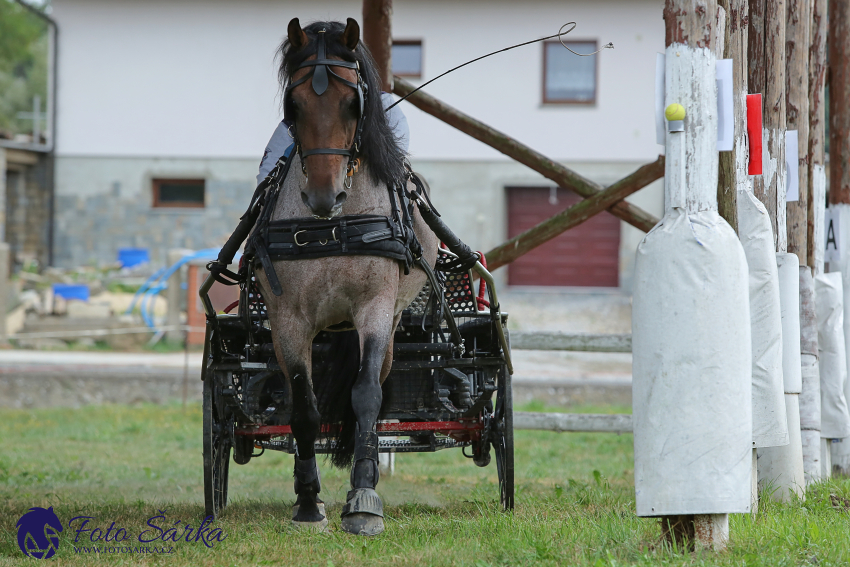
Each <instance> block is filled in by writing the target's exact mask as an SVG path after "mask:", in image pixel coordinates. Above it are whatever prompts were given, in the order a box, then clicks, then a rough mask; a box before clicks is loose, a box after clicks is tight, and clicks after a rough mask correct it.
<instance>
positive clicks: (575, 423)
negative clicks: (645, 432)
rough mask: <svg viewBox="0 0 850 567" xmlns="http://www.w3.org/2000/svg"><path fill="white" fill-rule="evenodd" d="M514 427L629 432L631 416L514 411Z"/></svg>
mask: <svg viewBox="0 0 850 567" xmlns="http://www.w3.org/2000/svg"><path fill="white" fill-rule="evenodd" d="M514 429H534V430H538V431H556V432H558V433H562V432H564V431H572V432H581V431H585V432H591V433H631V432H632V416H631V415H628V414H598V413H537V412H515V413H514Z"/></svg>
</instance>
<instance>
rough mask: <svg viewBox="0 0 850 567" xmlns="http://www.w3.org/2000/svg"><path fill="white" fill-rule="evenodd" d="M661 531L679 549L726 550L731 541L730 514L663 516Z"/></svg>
mask: <svg viewBox="0 0 850 567" xmlns="http://www.w3.org/2000/svg"><path fill="white" fill-rule="evenodd" d="M660 520H661V533H662V536H663V537H664V538H665V539H666V540H667V542H668V543H669V544H670V545H671V546H673V547H675V548H676V549H677V550H682V551H683V550H686V549H687V550H689V551H693V550H694V549H696V548H701V549H709V550H712V551H724V550H725V549H726V544H727V543H728V542H729V514H682V515H677V516H662V517H661V518H660Z"/></svg>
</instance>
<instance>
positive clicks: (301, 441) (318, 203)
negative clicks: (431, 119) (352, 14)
mask: <svg viewBox="0 0 850 567" xmlns="http://www.w3.org/2000/svg"><path fill="white" fill-rule="evenodd" d="M320 35H323V36H324V38H323V39H320V37H319V36H320ZM322 43H323V44H324V45H323V46H320V44H322ZM320 49H321V50H323V51H324V52H325V53H324V57H325V59H333V60H338V61H346V62H356V63H357V64H358V65H359V72H358V69H357V68H352V67H351V66H347V67H346V66H333V65H330V64H327V65H325V66H324V68H323V69H322V73H321V76H319V75H320V73H319V72H318V69H319V66H317V65H313V66H310V65H307V66H304V65H303V64H304V62H305V61H310V60H315V59H316V58H317V53H318V52H319V50H320ZM280 53H281V56H282V60H281V65H280V71H279V76H280V79H281V84H282V86H283V87H284V105H285V106H286V107H287V108H285V114H286V115H287V116H288V118H289V119H290V120H291V121H292V122H293V123H294V125H293V127H292V129H291V130H290V131H291V133H292V134H293V137H294V138H295V140H296V145H297V146H300V147H299V148H298V150H297V151H295V152H293V153H292V155H291V157H290V159H292V160H295V161H293V163H292V165H291V168H290V173H289V175H288V176H287V179H286V181H285V184H284V185H283V188H282V190H281V192H280V196H279V198H278V200H277V202H276V204H275V206H274V209H273V212H272V216H271V218H272V219H273V220H278V219H293V218H302V219H313V218H334V217H337V216H339V215H361V214H373V215H382V216H390V214H391V204H390V196H389V191H388V189H387V186H388V184H390V185H392V184H395V185H397V184H399V183H406V178H405V169H404V165H403V160H404V157H405V156H404V153H403V151H402V150H401V149H400V148H399V146H398V144H397V140H396V139H395V137H394V135H393V133H392V130H391V129H390V126H389V124H388V122H387V118H386V115H385V112H384V109H383V107H382V104H381V98H380V92H381V83H380V80H379V77H378V74H377V71H376V68H375V63H374V60H373V59H372V57H371V55H370V54H369V51H368V49H367V48H366V46H364V45H363V44H362V43H361V42H360V27H359V26H358V24H357V22H356V21H354V20H353V19H351V18H349V19H348V23H347V25H343V24H342V23H340V22H316V23H313V24H311V25H309V26H307V27H305V28H303V29H302V28H301V25H300V23H299V21H298V19H297V18H295V19H293V20H292V21H291V22H290V23H289V27H288V37H287V39H285V40H284V42H283V44H282V45H281V47H280ZM308 75H310V76H309V77H308V78H307V79H306V80H305V81H304V82H301V83H300V84H296V83H298V82H299V80H300V79H302V78H304V77H305V76H308ZM317 81H318V82H321V83H322V84H320V85H319V84H317V85H314V84H313V83H314V82H317ZM360 81H362V83H365V87H366V91H365V104H364V105H363V110H362V112H361V105H360V95H359V93H358V90H357V89H356V88H353V87H352V85H355V87H356V86H357V85H358V84H360V86H361V87H362V86H363V84H362V83H361V82H360ZM287 87H290V88H287ZM317 93H321V94H317ZM358 126H359V127H360V128H359V129H360V130H361V135H360V141H359V144H357V146H356V147H355V144H354V142H355V136H356V135H357V133H358ZM322 148H325V149H327V148H336V149H343V150H347V149H353V150H354V152H352V154H353V155H344V154H343V153H342V152H337V153H326V152H320V153H313V152H312V150H314V149H322ZM302 155H304V157H303V167H302V157H301V156H302ZM355 159H359V164H358V165H359V168H355V167H354V160H355ZM355 169H356V170H357V171H356V172H355ZM411 188H412V185H411ZM414 230H415V233H416V236H417V238H418V240H419V242H420V243H421V245H422V250H423V258H422V261H424V262H428V263H429V264H430V265H431V266H432V267H433V266H434V264H435V262H436V254H437V248H438V245H439V242H438V239H437V237H436V236H435V235H434V233H433V232H432V231H431V230H430V229H429V228H428V227H427V225H426V224H425V223H424V222H423V220H422V218H421V217H420V215H419V212H418V210H415V211H414ZM273 265H274V269H275V273H276V274H277V275H278V279H279V280H280V287H281V290H282V293H281V294H280V295H275V294H273V293H272V292H271V291H270V285H269V281H268V279H267V278H266V276H265V274H264V272H263V271H262V270H261V269H259V268H258V270H257V276H258V278H257V279H258V281H259V282H260V286H261V291H262V294H263V297H264V298H265V301H266V306H267V310H268V316H269V324H270V326H271V330H272V335H273V340H274V348H275V353H276V355H277V359H278V361H279V362H280V364H281V367H282V368H283V369H284V374H285V377H286V380H288V383H289V386H290V389H291V392H292V418H291V426H292V432H293V434H294V436H295V440H296V442H297V446H298V452H297V455H296V457H295V492H296V494H297V500H296V505H295V507H294V509H293V512H294V515H293V522H295V523H296V524H297V525H305V524H306V525H314V526H320V527H324V526H325V525H326V524H327V519H326V518H325V515H324V504H323V503H322V501H321V499H320V498H319V491H320V489H321V486H320V480H319V471H318V466H317V464H316V458H315V452H314V442H315V441H316V439H317V436H318V435H319V430H320V424H321V423H323V422H324V423H341V424H342V428H341V433H339V438H338V439H337V449H336V453H335V454H334V457H333V458H334V463H335V464H336V465H343V464H348V463H351V461H352V457H353V465H352V468H351V488H352V490H351V491H350V492H349V493H348V498H347V502H346V505H345V507H344V508H343V512H342V514H343V517H342V527H343V529H344V530H345V531H347V532H350V533H354V534H363V535H376V534H378V533H381V532H382V531H383V529H384V524H383V505H382V502H381V499H380V498H379V497H378V495H377V493H376V492H375V486H376V485H377V483H378V463H377V457H378V450H377V444H378V437H377V434H376V421H377V419H378V414H379V411H380V409H381V384H382V382H383V381H384V380H385V379H386V377H387V375H388V374H389V371H390V367H391V365H392V360H393V355H392V353H393V333H394V330H395V328H396V326H397V325H398V323H399V320H400V318H401V313H402V310H404V309H405V308H406V307H407V306H408V305H409V304H410V302H411V301H412V300H413V299H414V297H415V296H416V295H417V293H418V292H419V291H420V290H421V289H422V286H423V284H424V283H425V280H426V275H425V272H424V271H422V269H421V268H419V267H415V268H413V269H411V270H410V273H409V275H405V274H404V270H403V269H402V267H401V266H400V263H399V262H398V261H396V260H393V259H390V258H386V257H379V256H350V255H349V256H347V255H343V256H334V257H325V258H316V259H306V260H277V261H274V262H273ZM346 326H348V328H354V329H356V333H349V336H350V337H356V339H355V340H356V341H357V343H355V344H354V345H352V346H353V347H354V349H355V352H356V351H357V350H358V348H357V347H358V346H359V357H357V356H356V355H355V356H354V357H351V358H353V360H352V361H351V363H352V364H350V365H349V366H351V367H352V368H349V369H348V370H349V375H350V376H351V378H346V377H345V372H339V373H338V376H330V377H329V380H328V381H327V385H326V388H327V389H328V391H327V392H324V393H322V392H317V391H315V390H314V380H313V377H311V372H312V369H313V361H312V349H311V345H312V342H313V339H314V337H316V335H317V334H318V333H320V332H321V331H323V330H325V329H328V328H329V327H334V328H335V329H338V328H345V327H346ZM331 356H337V357H343V356H344V354H343V352H341V351H339V352H332V353H331ZM358 358H359V359H358ZM337 366H340V365H337ZM317 396H318V397H317ZM323 399H324V400H326V403H323V402H322V400H323ZM335 402H336V403H335ZM339 402H341V404H340V403H339Z"/></svg>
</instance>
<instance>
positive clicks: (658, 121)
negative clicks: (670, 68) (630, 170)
mask: <svg viewBox="0 0 850 567" xmlns="http://www.w3.org/2000/svg"><path fill="white" fill-rule="evenodd" d="M664 59H665V57H664V54H663V53H656V54H655V141H656V142H657V143H658V144H661V145H662V146H663V145H664V144H665V143H666V141H667V128H666V126H667V125H666V124H665V118H664V97H665V95H664V74H665V72H664V64H665V63H664Z"/></svg>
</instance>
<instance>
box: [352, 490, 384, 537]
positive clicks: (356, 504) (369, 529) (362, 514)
mask: <svg viewBox="0 0 850 567" xmlns="http://www.w3.org/2000/svg"><path fill="white" fill-rule="evenodd" d="M342 529H343V530H345V531H346V532H348V533H350V534H354V535H365V536H376V535H378V534H379V533H381V532H383V531H384V504H383V502H381V497H380V496H378V493H377V492H375V489H374V488H355V489H354V490H350V491H349V492H348V498H347V499H346V502H345V506H343V507H342Z"/></svg>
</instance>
